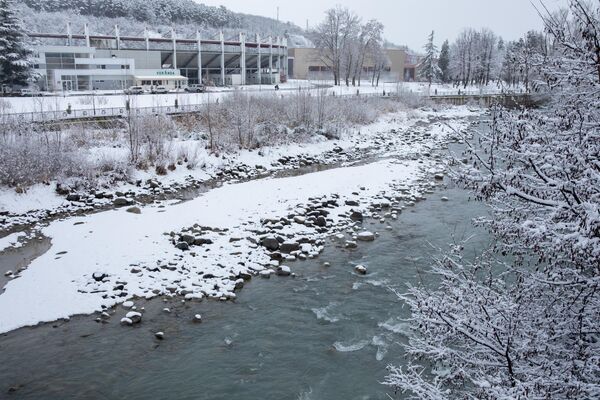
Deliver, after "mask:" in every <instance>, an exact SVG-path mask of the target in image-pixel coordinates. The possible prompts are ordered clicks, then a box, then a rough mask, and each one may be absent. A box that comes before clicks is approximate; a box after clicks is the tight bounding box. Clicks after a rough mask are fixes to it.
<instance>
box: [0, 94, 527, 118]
mask: <svg viewBox="0 0 600 400" xmlns="http://www.w3.org/2000/svg"><path fill="white" fill-rule="evenodd" d="M273 93H276V92H273ZM403 94H409V95H410V94H412V95H414V96H419V97H425V98H431V99H433V100H436V99H439V100H444V99H450V100H452V99H457V100H460V101H461V102H464V101H468V100H469V99H474V100H477V99H481V98H487V99H490V100H491V99H493V98H498V97H510V96H516V97H519V96H525V95H526V94H525V93H499V92H492V91H489V92H487V93H486V92H485V91H480V90H477V91H462V90H461V91H459V90H456V91H454V90H453V91H438V92H437V93H432V94H430V95H427V94H423V93H417V92H408V91H407V92H404V93H400V96H402V95H403ZM330 95H332V96H340V97H348V98H350V97H360V98H365V97H369V98H370V97H381V98H383V97H385V98H390V99H393V98H398V97H399V94H398V93H395V92H391V91H387V92H384V91H383V90H382V91H381V92H377V93H374V92H371V93H360V91H358V92H356V93H344V94H336V93H335V92H334V91H332V92H331V94H330ZM282 96H283V95H282ZM204 106H206V103H203V104H183V105H178V106H177V107H175V106H174V105H173V106H152V107H135V108H131V109H130V110H127V108H125V107H107V108H97V109H81V110H70V111H68V110H67V111H36V112H25V113H8V114H0V122H3V121H5V122H8V121H10V122H22V123H42V122H54V121H69V120H72V121H73V120H86V119H89V120H92V119H102V118H123V117H127V116H130V115H134V116H144V115H155V114H167V115H170V114H183V113H194V112H199V111H200V110H201V109H202V108H203V107H204Z"/></svg>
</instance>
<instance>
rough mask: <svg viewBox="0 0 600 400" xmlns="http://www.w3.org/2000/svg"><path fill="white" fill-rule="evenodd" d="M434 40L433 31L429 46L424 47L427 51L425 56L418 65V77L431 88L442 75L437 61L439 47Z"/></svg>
mask: <svg viewBox="0 0 600 400" xmlns="http://www.w3.org/2000/svg"><path fill="white" fill-rule="evenodd" d="M433 38H434V32H433V31H431V34H430V35H429V38H428V40H427V44H426V45H425V46H424V47H423V48H424V49H425V56H424V57H423V58H422V59H421V61H420V62H419V65H417V77H418V78H419V79H421V80H424V81H427V82H429V86H431V83H432V82H434V81H437V80H438V79H439V78H440V77H441V75H442V71H441V70H440V67H439V66H438V61H437V56H438V54H437V46H436V45H435V44H434V43H433Z"/></svg>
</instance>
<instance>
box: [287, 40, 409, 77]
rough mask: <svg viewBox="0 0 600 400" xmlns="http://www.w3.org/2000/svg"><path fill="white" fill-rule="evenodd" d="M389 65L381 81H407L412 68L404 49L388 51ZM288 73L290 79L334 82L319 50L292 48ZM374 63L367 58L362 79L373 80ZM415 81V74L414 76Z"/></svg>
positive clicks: (385, 68) (382, 73) (383, 72)
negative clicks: (407, 72)
mask: <svg viewBox="0 0 600 400" xmlns="http://www.w3.org/2000/svg"><path fill="white" fill-rule="evenodd" d="M385 51H386V54H387V58H388V63H387V65H386V67H384V69H383V71H382V72H381V80H384V81H388V82H400V81H403V80H407V79H406V78H407V77H409V79H410V74H408V75H407V74H406V70H407V69H410V68H411V67H412V66H411V64H409V61H410V56H411V55H410V54H409V53H408V52H407V51H406V50H404V49H386V50H385ZM288 63H289V65H288V71H289V76H290V78H293V79H310V80H332V79H333V73H332V71H331V68H330V67H329V66H328V64H327V63H326V62H325V61H324V60H323V58H322V56H321V55H320V53H319V50H318V49H315V48H291V49H289V58H288ZM374 64H375V63H374V62H373V60H372V59H370V58H368V57H367V58H366V59H365V62H364V65H363V71H362V73H361V78H362V79H371V77H372V75H373V72H374V70H375V66H374ZM413 79H414V74H413Z"/></svg>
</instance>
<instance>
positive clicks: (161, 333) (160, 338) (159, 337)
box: [154, 332, 165, 340]
mask: <svg viewBox="0 0 600 400" xmlns="http://www.w3.org/2000/svg"><path fill="white" fill-rule="evenodd" d="M154 337H155V338H157V339H158V340H163V339H164V338H165V333H164V332H156V333H155V334H154Z"/></svg>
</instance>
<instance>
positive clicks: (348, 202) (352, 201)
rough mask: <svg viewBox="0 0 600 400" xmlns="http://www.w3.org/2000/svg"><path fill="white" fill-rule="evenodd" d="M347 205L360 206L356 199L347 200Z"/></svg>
mask: <svg viewBox="0 0 600 400" xmlns="http://www.w3.org/2000/svg"><path fill="white" fill-rule="evenodd" d="M346 205H347V206H351V207H358V201H356V200H346Z"/></svg>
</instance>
